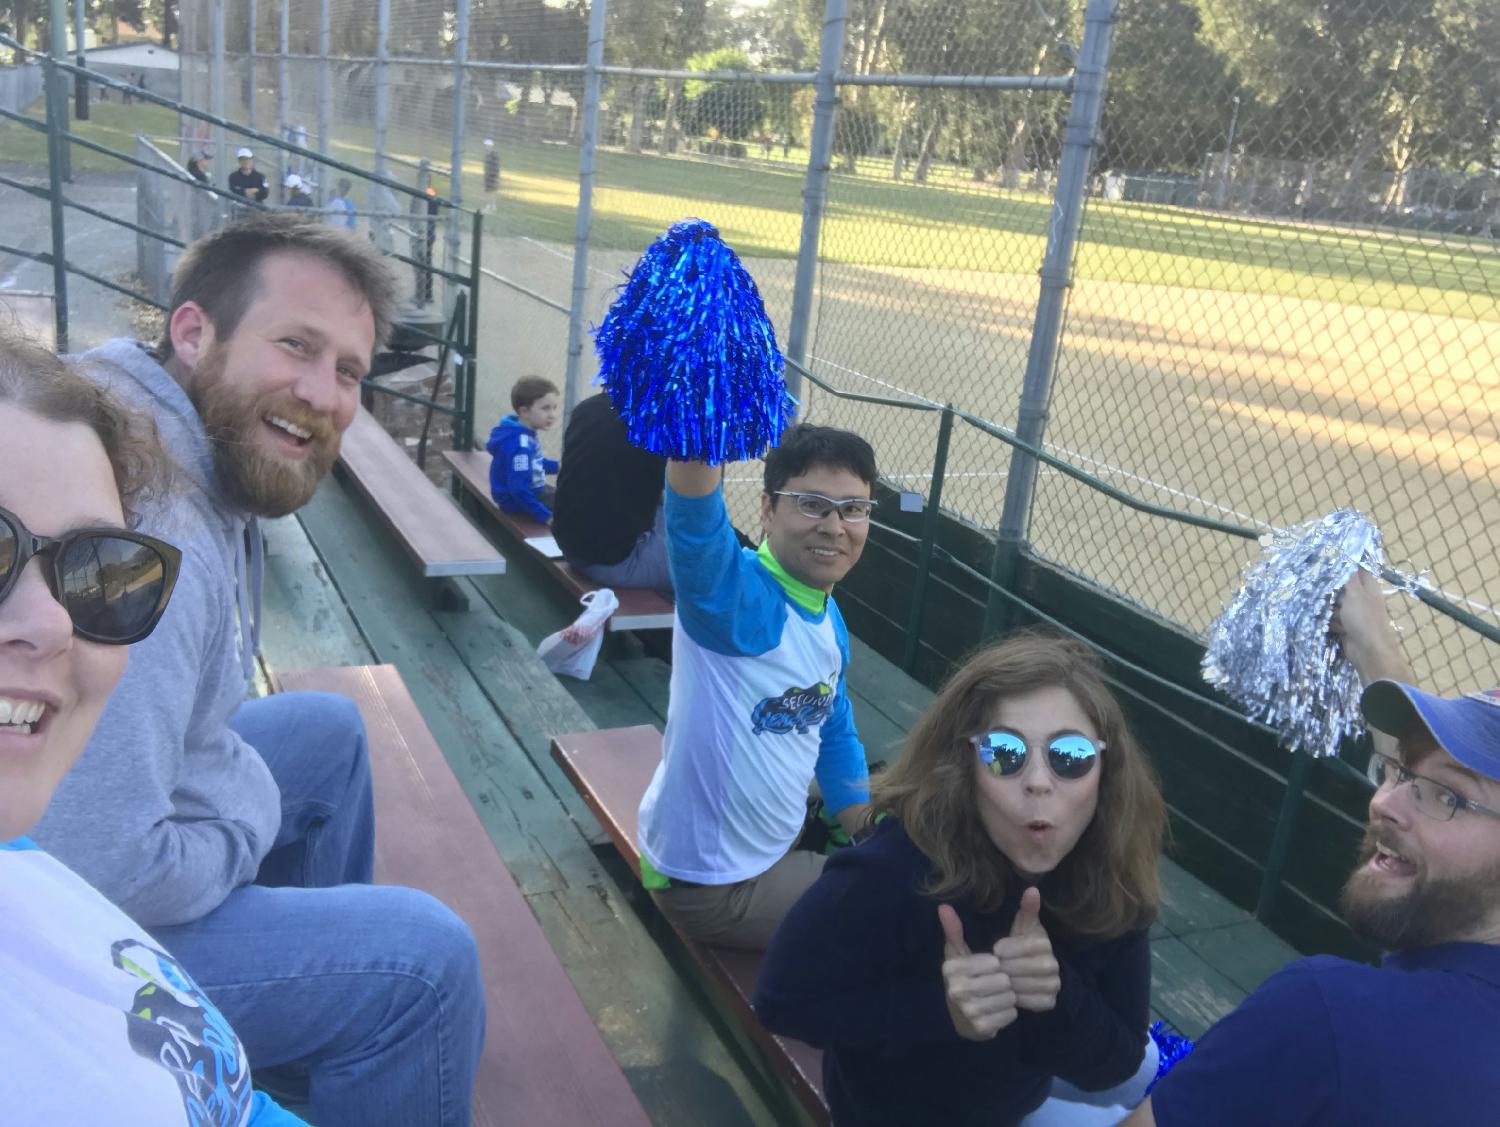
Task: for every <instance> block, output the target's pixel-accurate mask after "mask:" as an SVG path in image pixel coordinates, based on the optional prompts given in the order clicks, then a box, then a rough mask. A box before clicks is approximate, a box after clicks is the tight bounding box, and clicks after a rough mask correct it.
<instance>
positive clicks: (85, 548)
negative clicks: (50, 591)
mask: <svg viewBox="0 0 1500 1127" xmlns="http://www.w3.org/2000/svg"><path fill="white" fill-rule="evenodd" d="M61 562H62V567H61V571H62V590H61V591H60V592H59V596H60V598H61V600H62V603H63V605H64V606H65V607H67V609H68V613H69V615H71V616H72V618H73V625H74V627H75V628H76V629H78V630H80V631H82V632H83V633H85V634H88V635H91V636H92V637H94V638H96V639H99V640H101V641H124V640H128V639H133V638H134V636H135V635H137V634H139V633H140V631H141V630H143V629H144V628H145V626H146V624H147V623H148V622H150V621H151V618H152V616H153V615H154V614H155V613H156V608H157V604H158V603H159V602H160V601H161V592H162V584H163V583H164V582H165V581H166V561H164V560H163V559H162V557H161V555H160V554H159V553H158V552H157V551H156V549H154V548H152V547H150V546H148V545H145V544H138V543H136V542H135V541H134V540H126V539H123V538H120V537H115V536H85V537H82V538H80V539H78V540H76V541H74V542H73V543H72V544H70V545H69V546H68V552H67V556H66V558H65V559H64V560H62V561H61Z"/></svg>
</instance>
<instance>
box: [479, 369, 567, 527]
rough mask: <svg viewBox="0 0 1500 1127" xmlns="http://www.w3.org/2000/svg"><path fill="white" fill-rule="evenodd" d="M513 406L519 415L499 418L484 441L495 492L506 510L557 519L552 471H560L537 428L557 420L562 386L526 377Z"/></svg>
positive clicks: (512, 400) (512, 398)
mask: <svg viewBox="0 0 1500 1127" xmlns="http://www.w3.org/2000/svg"><path fill="white" fill-rule="evenodd" d="M510 405H511V408H512V409H513V410H514V411H515V414H514V415H506V416H505V418H503V419H501V420H500V421H499V422H498V423H496V424H495V429H494V430H492V431H490V440H489V441H488V442H487V443H485V449H486V450H488V451H489V452H490V457H491V459H492V460H491V462H490V496H492V497H493V498H494V499H495V504H497V505H499V506H500V507H501V508H502V509H504V510H505V511H506V512H508V513H525V514H526V515H527V516H529V517H534V518H535V519H537V520H539V521H541V522H542V523H543V524H546V523H548V522H549V521H551V520H552V509H551V504H552V498H553V496H554V495H555V494H556V490H555V489H554V488H553V487H552V486H550V485H548V484H547V475H548V474H555V473H556V472H557V463H556V462H554V461H553V460H552V459H551V458H544V457H542V446H541V443H539V442H538V441H537V440H536V432H537V431H539V430H550V429H551V428H552V427H553V426H554V425H556V423H557V416H558V413H559V412H560V411H561V404H560V402H559V399H558V391H557V385H556V384H554V383H553V382H552V381H551V380H544V379H543V378H542V377H541V376H522V377H521V378H520V379H518V380H517V381H516V382H515V386H514V387H512V388H511V389H510Z"/></svg>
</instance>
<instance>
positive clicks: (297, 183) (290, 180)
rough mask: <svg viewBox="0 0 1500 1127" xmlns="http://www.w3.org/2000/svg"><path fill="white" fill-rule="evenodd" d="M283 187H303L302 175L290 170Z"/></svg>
mask: <svg viewBox="0 0 1500 1127" xmlns="http://www.w3.org/2000/svg"><path fill="white" fill-rule="evenodd" d="M283 187H287V188H300V187H302V177H300V176H298V175H297V174H296V173H295V172H288V173H287V174H286V181H285V183H284V184H283Z"/></svg>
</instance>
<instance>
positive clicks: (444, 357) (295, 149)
mask: <svg viewBox="0 0 1500 1127" xmlns="http://www.w3.org/2000/svg"><path fill="white" fill-rule="evenodd" d="M0 47H5V48H8V49H10V50H13V51H17V52H21V53H25V54H28V55H32V56H33V57H35V58H36V60H37V61H38V62H39V63H40V64H41V66H42V69H43V73H44V76H45V81H46V86H47V89H48V90H49V91H51V90H52V89H54V87H53V83H54V82H60V81H62V80H63V77H64V76H71V77H73V78H87V79H88V81H89V82H91V83H94V84H96V85H100V86H105V87H109V88H113V89H117V90H120V91H121V92H124V91H126V90H128V91H129V92H130V93H131V95H132V97H134V98H137V99H139V100H140V101H143V102H149V103H152V104H155V105H158V106H161V107H163V108H166V109H170V110H173V111H174V112H176V113H178V114H180V115H182V116H183V117H186V118H190V119H193V120H197V121H201V122H204V123H206V124H208V125H211V126H214V127H215V128H218V129H222V130H224V131H226V132H229V133H233V134H235V135H237V136H240V137H243V138H246V139H248V140H252V141H255V142H256V143H257V144H260V145H263V146H269V147H270V148H272V149H274V150H276V151H278V152H284V153H289V154H292V155H294V156H298V157H302V158H305V159H307V160H310V161H315V162H317V163H318V164H319V165H320V166H326V167H327V168H329V169H332V170H334V171H337V172H342V173H347V174H349V175H351V176H357V177H359V178H361V179H363V180H365V181H367V182H369V183H372V184H377V185H380V186H381V187H383V188H386V189H388V190H389V191H392V192H395V193H398V194H400V195H404V196H407V197H409V198H411V199H412V200H413V201H420V202H421V204H422V205H423V207H424V208H425V207H426V206H427V205H428V204H429V203H431V204H435V205H436V206H437V207H438V208H439V209H447V210H448V211H449V213H450V215H451V216H453V219H454V221H453V222H452V223H450V224H449V227H450V229H456V226H457V219H458V217H459V216H460V215H467V216H468V220H469V225H470V231H469V238H470V243H471V252H470V254H469V255H468V256H460V255H458V254H455V255H454V256H453V259H452V260H451V262H452V264H454V265H456V264H457V263H458V262H459V261H460V260H461V261H462V262H463V263H464V264H465V265H466V266H467V270H466V272H459V271H458V270H453V269H445V268H443V267H441V266H437V265H435V264H433V263H431V262H424V261H422V260H421V259H419V258H417V257H414V256H411V255H404V254H401V253H399V252H397V251H395V250H394V249H393V248H387V249H386V250H385V251H384V253H385V254H386V255H387V256H388V257H390V258H392V259H394V260H396V261H399V262H403V263H406V264H407V265H409V266H411V267H413V268H414V269H415V270H418V271H421V272H423V273H425V274H427V275H428V276H429V277H431V278H435V279H441V280H443V281H445V282H448V283H450V284H452V286H453V287H454V291H453V295H452V301H451V306H452V307H451V311H450V312H449V314H448V315H447V316H446V317H445V318H444V322H445V324H446V328H447V331H445V332H444V333H443V334H441V335H439V334H435V333H431V332H428V331H426V330H425V329H423V328H422V327H421V326H419V325H410V324H407V325H403V326H402V327H401V331H402V332H403V333H405V334H407V335H409V336H411V337H414V338H417V339H420V340H421V341H423V343H424V344H430V345H436V346H437V347H438V349H439V353H438V357H437V361H436V364H437V371H436V373H435V375H434V378H433V386H432V391H431V393H430V394H429V395H428V396H417V395H412V394H411V393H409V392H404V391H401V390H399V389H397V388H391V387H386V386H385V385H383V384H381V383H380V382H379V379H378V377H376V378H371V379H369V380H367V381H366V382H365V384H364V391H365V393H366V396H367V398H368V397H369V396H373V395H375V394H379V395H384V396H389V397H391V398H393V399H399V400H402V401H406V402H411V403H414V404H416V405H419V406H422V407H425V408H426V417H425V419H424V421H423V426H422V432H421V437H420V439H419V442H418V446H417V460H418V464H423V463H424V462H425V456H426V450H427V442H428V435H429V432H430V429H431V424H432V417H433V415H434V414H443V415H447V416H450V417H451V418H452V419H453V420H454V425H453V441H454V444H455V446H457V447H458V448H459V449H469V448H470V447H471V446H472V445H473V442H474V400H475V381H476V379H477V374H478V365H477V362H476V351H477V347H478V341H477V325H478V316H477V309H476V302H477V299H478V294H479V279H480V277H481V273H480V272H481V269H482V265H481V247H482V244H483V236H482V229H483V217H482V216H481V215H480V214H479V213H478V212H475V211H472V210H469V209H464V208H461V207H459V206H457V205H456V204H455V203H454V202H453V201H452V200H451V199H449V198H448V197H446V196H441V195H436V194H432V195H429V194H428V193H427V192H426V191H424V190H422V189H421V188H414V187H412V186H410V185H408V184H405V183H403V182H402V181H400V180H397V179H395V178H392V177H390V176H386V175H383V174H380V173H377V172H371V171H369V170H367V169H363V168H360V167H359V166H357V165H355V164H352V163H349V162H347V161H342V160H338V159H336V158H333V157H329V156H326V155H323V154H320V153H318V152H315V151H313V150H311V149H308V148H304V147H302V146H299V145H296V144H294V143H292V142H289V141H286V140H284V139H282V138H279V137H275V136H273V135H271V134H268V133H264V132H261V131H259V130H256V129H253V128H251V127H249V126H246V125H242V124H240V123H237V122H234V121H230V120H228V119H226V118H223V117H220V116H218V115H216V114H212V113H208V112H205V111H202V110H199V109H195V108H193V107H191V106H188V105H185V104H183V103H181V102H178V101H174V100H172V99H170V98H166V97H163V96H162V95H159V94H154V93H152V92H151V91H149V90H142V89H141V88H139V87H137V86H134V85H131V84H129V83H125V82H122V81H119V80H117V79H112V78H109V77H106V76H103V75H100V74H99V73H98V72H97V71H92V70H89V69H87V68H85V67H80V66H77V65H75V64H73V63H69V62H66V61H63V60H60V59H55V58H52V57H50V56H48V55H45V54H41V53H39V52H34V51H31V50H29V49H28V48H26V47H25V46H24V45H23V44H21V43H20V42H19V41H17V40H15V39H13V38H11V37H10V36H8V35H5V34H3V33H0ZM44 104H45V108H46V116H45V118H44V120H42V121H37V120H36V119H34V118H32V117H29V116H27V115H25V114H21V113H16V112H13V111H11V110H8V109H6V108H4V107H0V119H4V120H9V121H12V122H14V123H15V124H17V125H19V126H21V127H22V128H25V129H28V130H32V131H35V132H38V133H44V134H46V136H47V147H48V169H47V171H48V184H47V187H46V188H42V187H39V186H38V185H35V184H27V183H25V182H23V181H20V180H16V179H13V178H11V177H9V176H5V175H0V185H3V186H5V187H8V188H11V189H14V190H17V191H21V192H24V193H26V194H28V195H31V196H33V197H36V198H40V199H45V200H47V201H48V203H49V206H50V222H51V241H52V249H51V250H50V251H34V250H27V249H25V248H22V247H17V246H13V245H10V244H8V243H0V253H5V254H11V255H14V256H16V257H18V258H24V259H29V260H31V261H34V262H39V263H42V264H43V265H47V266H50V267H51V268H52V274H53V293H54V302H53V309H54V317H55V334H56V345H57V348H58V350H59V351H63V352H65V351H67V350H68V348H69V340H68V337H69V300H68V277H69V276H70V275H72V276H76V277H80V278H84V279H86V280H87V281H89V282H92V283H93V284H95V285H98V286H102V287H103V288H105V289H107V290H110V291H111V292H114V293H117V294H119V295H120V296H122V297H126V298H129V299H131V300H132V301H136V302H139V303H141V304H143V305H146V306H150V307H152V308H155V309H159V310H163V311H165V310H166V309H167V305H166V302H165V301H164V300H163V297H164V294H163V293H162V292H160V290H159V291H158V292H156V293H147V292H144V291H142V290H140V289H136V288H132V287H131V286H127V285H123V284H121V283H120V282H117V281H114V280H113V279H110V278H105V277H102V276H101V275H99V274H96V273H94V272H92V271H90V270H86V269H84V268H83V267H81V266H78V265H77V264H76V263H73V262H70V261H69V260H68V256H67V253H66V226H67V225H66V212H67V210H69V209H71V210H73V211H77V212H79V213H80V214H83V215H88V216H90V217H91V218H94V219H97V220H100V221H103V222H106V223H109V224H111V225H114V226H117V227H120V228H123V229H125V230H128V231H131V232H133V233H134V234H136V235H138V236H140V237H141V238H143V239H147V240H152V241H154V242H156V243H159V244H161V245H162V246H166V247H171V248H174V249H177V250H181V249H183V248H184V247H186V245H187V244H188V242H190V241H191V238H182V237H178V235H177V234H173V233H170V232H168V231H167V230H163V229H160V228H157V227H152V226H149V225H145V224H142V223H138V222H132V221H130V220H128V219H124V218H122V217H120V216H118V215H111V214H109V213H108V212H106V211H103V210H101V209H99V208H95V207H92V206H90V205H87V204H84V203H81V202H80V201H78V200H74V199H70V198H69V197H68V195H67V194H66V192H65V190H64V184H65V183H66V182H68V181H69V180H71V178H72V177H71V169H70V167H69V166H68V162H66V161H64V160H63V159H62V156H63V153H64V152H65V151H66V149H67V147H68V146H72V145H76V146H78V147H80V148H82V149H86V150H88V151H90V152H95V153H99V154H100V155H103V156H107V157H110V158H112V159H114V160H117V161H119V162H120V163H122V164H124V165H127V166H129V167H131V168H134V169H136V170H137V171H138V172H140V173H141V174H144V175H149V176H152V177H155V178H158V179H159V180H160V181H161V182H170V183H175V184H177V185H181V186H183V187H185V188H187V189H188V190H190V191H192V192H194V193H197V194H201V195H203V196H208V197H211V198H214V199H222V200H225V201H226V202H229V203H231V204H232V205H233V207H234V208H235V209H237V210H239V211H249V210H262V209H265V208H266V207H267V206H268V205H265V204H262V203H260V202H257V201H254V200H250V199H247V198H245V197H242V196H238V195H235V194H234V193H232V192H230V191H228V190H226V189H224V188H220V187H217V186H215V185H213V184H210V183H204V182H202V181H200V180H197V179H195V178H194V177H193V176H191V175H189V174H188V173H187V172H186V170H184V169H182V168H181V167H180V166H178V165H177V164H176V162H175V161H173V160H172V159H171V158H170V157H168V156H167V155H166V154H164V153H162V152H161V151H160V150H159V149H157V148H156V147H155V146H154V145H151V144H150V142H149V141H148V139H147V138H145V137H143V136H141V135H137V142H138V144H139V145H142V146H144V150H143V151H145V152H146V153H147V154H148V155H151V156H154V157H155V158H156V159H155V160H154V161H153V160H147V159H142V158H141V157H139V156H132V155H131V154H129V153H124V152H120V151H119V150H116V149H112V148H110V147H109V146H107V145H103V144H100V143H99V142H97V141H93V140H91V139H89V138H87V137H82V136H79V135H78V134H77V133H75V132H73V131H72V130H70V129H69V128H68V123H67V119H66V113H67V110H66V104H67V103H66V100H62V101H61V103H59V101H58V100H57V99H55V98H54V97H53V96H51V95H50V94H49V96H48V97H47V98H46V99H45V103H44ZM60 105H61V109H59V106H60ZM437 171H440V172H442V173H443V174H447V175H450V178H451V174H449V173H448V172H447V170H437ZM138 218H139V217H138ZM220 218H221V219H222V218H223V217H220ZM400 218H403V219H409V218H410V217H409V216H408V215H405V214H404V213H403V214H402V215H401V216H400ZM424 221H427V222H436V221H437V220H436V219H431V220H425V218H424ZM148 273H149V271H148ZM450 365H451V368H452V371H453V403H452V404H451V405H449V404H447V403H445V402H443V396H442V392H443V388H444V385H445V383H446V381H447V379H448V375H447V373H448V370H449V367H450Z"/></svg>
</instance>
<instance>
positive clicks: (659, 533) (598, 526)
mask: <svg viewBox="0 0 1500 1127" xmlns="http://www.w3.org/2000/svg"><path fill="white" fill-rule="evenodd" d="M666 481H667V460H666V459H665V458H663V457H660V456H659V455H656V454H651V453H648V452H646V451H645V450H642V449H641V448H640V447H638V446H634V445H632V444H631V442H630V439H628V438H627V437H626V436H625V424H624V423H623V422H621V421H620V417H619V416H618V415H616V414H615V409H614V406H613V405H612V404H611V403H610V401H609V395H608V393H605V392H600V393H599V394H598V395H594V396H590V397H589V398H588V399H585V400H584V401H583V402H582V403H580V404H578V406H577V407H575V408H573V414H572V415H571V416H570V417H569V419H568V428H567V430H566V431H564V432H563V458H562V469H560V470H559V471H558V473H557V497H556V499H555V501H554V504H553V513H552V534H553V535H554V536H555V537H556V538H557V546H558V547H559V548H561V549H562V553H563V558H564V559H565V560H567V561H568V563H569V564H570V565H572V567H573V569H574V570H575V571H577V572H579V573H580V574H582V575H586V576H587V577H588V578H590V579H592V580H593V581H594V582H595V583H602V584H604V586H606V587H649V588H652V589H654V590H657V591H670V590H671V589H672V572H671V569H670V568H669V567H668V566H667V537H666V530H665V528H664V526H663V524H662V490H663V489H664V488H665V487H666Z"/></svg>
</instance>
